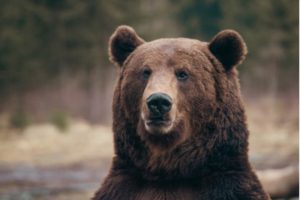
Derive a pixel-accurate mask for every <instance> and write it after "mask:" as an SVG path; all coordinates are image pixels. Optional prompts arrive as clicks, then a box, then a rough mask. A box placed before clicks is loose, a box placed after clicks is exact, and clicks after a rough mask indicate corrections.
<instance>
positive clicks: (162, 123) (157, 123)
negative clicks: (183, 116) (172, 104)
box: [146, 116, 171, 127]
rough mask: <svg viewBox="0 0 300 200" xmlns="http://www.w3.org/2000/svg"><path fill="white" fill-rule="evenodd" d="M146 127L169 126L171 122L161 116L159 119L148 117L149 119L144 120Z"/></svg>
mask: <svg viewBox="0 0 300 200" xmlns="http://www.w3.org/2000/svg"><path fill="white" fill-rule="evenodd" d="M146 125H147V126H156V127H160V126H170V125H171V120H169V119H166V118H164V117H162V116H159V117H150V118H149V119H147V120H146Z"/></svg>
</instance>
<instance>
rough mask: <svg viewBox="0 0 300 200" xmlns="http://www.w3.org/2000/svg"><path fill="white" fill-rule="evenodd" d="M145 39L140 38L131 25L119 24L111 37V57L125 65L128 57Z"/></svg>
mask: <svg viewBox="0 0 300 200" xmlns="http://www.w3.org/2000/svg"><path fill="white" fill-rule="evenodd" d="M143 43H144V40H143V39H142V38H140V37H139V36H138V35H137V34H136V32H135V31H134V29H133V28H131V27H130V26H126V25H122V26H119V27H118V28H117V29H116V30H115V32H114V33H113V34H112V35H111V36H110V39H109V47H108V53H109V59H110V61H112V62H114V63H116V64H118V65H119V66H120V67H121V66H122V65H123V63H124V61H125V60H126V58H127V57H128V56H129V55H130V54H131V53H132V52H133V51H134V50H135V49H136V48H137V47H138V46H139V45H141V44H143Z"/></svg>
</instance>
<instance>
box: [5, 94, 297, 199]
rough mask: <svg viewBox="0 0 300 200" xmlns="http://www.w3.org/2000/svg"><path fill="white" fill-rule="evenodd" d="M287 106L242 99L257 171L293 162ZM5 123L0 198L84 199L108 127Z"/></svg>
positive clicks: (102, 159)
mask: <svg viewBox="0 0 300 200" xmlns="http://www.w3.org/2000/svg"><path fill="white" fill-rule="evenodd" d="M287 106H288V105H286V104H282V103H280V102H277V101H276V102H274V101H273V100H272V99H268V98H265V99H260V100H259V101H257V100H256V101H255V103H249V102H248V103H246V110H247V113H248V122H249V129H250V133H251V135H250V159H251V162H252V164H253V165H254V166H255V168H256V169H257V170H260V169H267V168H270V167H271V168H281V167H285V166H287V165H290V164H293V163H297V162H298V114H297V113H296V112H293V111H294V110H295V108H294V109H292V110H288V111H287ZM285 112H287V113H288V115H286V114H285V115H283V114H284V113H285ZM283 116H284V117H283ZM5 127H6V126H5V124H2V125H1V124H0V200H15V199H16V200H17V199H18V200H33V199H37V200H47V199H57V200H64V199H66V200H67V199H73V200H77V199H78V200H82V199H89V198H90V197H91V196H92V195H93V192H94V191H95V190H96V189H97V188H99V184H100V182H101V180H102V179H103V177H104V176H105V175H106V174H107V172H108V169H109V165H110V160H111V157H112V155H113V145H112V133H111V128H110V127H109V126H100V125H89V124H88V123H86V122H84V121H82V120H74V121H73V122H72V123H71V126H70V128H69V129H68V130H67V131H66V132H63V133H62V132H60V131H59V130H57V129H56V128H55V127H54V126H53V125H50V124H37V125H31V126H29V127H28V128H26V129H25V130H24V131H21V132H20V131H17V130H12V129H8V128H5ZM294 199H297V198H294Z"/></svg>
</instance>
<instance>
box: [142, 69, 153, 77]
mask: <svg viewBox="0 0 300 200" xmlns="http://www.w3.org/2000/svg"><path fill="white" fill-rule="evenodd" d="M150 75H151V71H150V69H144V70H143V77H144V78H145V79H148V78H149V77H150Z"/></svg>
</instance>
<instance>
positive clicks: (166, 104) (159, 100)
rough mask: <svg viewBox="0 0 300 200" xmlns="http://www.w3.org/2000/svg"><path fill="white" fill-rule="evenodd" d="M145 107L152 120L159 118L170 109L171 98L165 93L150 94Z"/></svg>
mask: <svg viewBox="0 0 300 200" xmlns="http://www.w3.org/2000/svg"><path fill="white" fill-rule="evenodd" d="M146 102H147V107H148V109H149V111H150V113H151V117H153V118H161V117H163V116H164V115H165V114H166V113H168V112H169V111H170V110H171V108H172V98H171V97H170V96H169V95H167V94H165V93H161V92H158V93H154V94H151V95H150V96H149V97H148V98H147V99H146Z"/></svg>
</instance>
